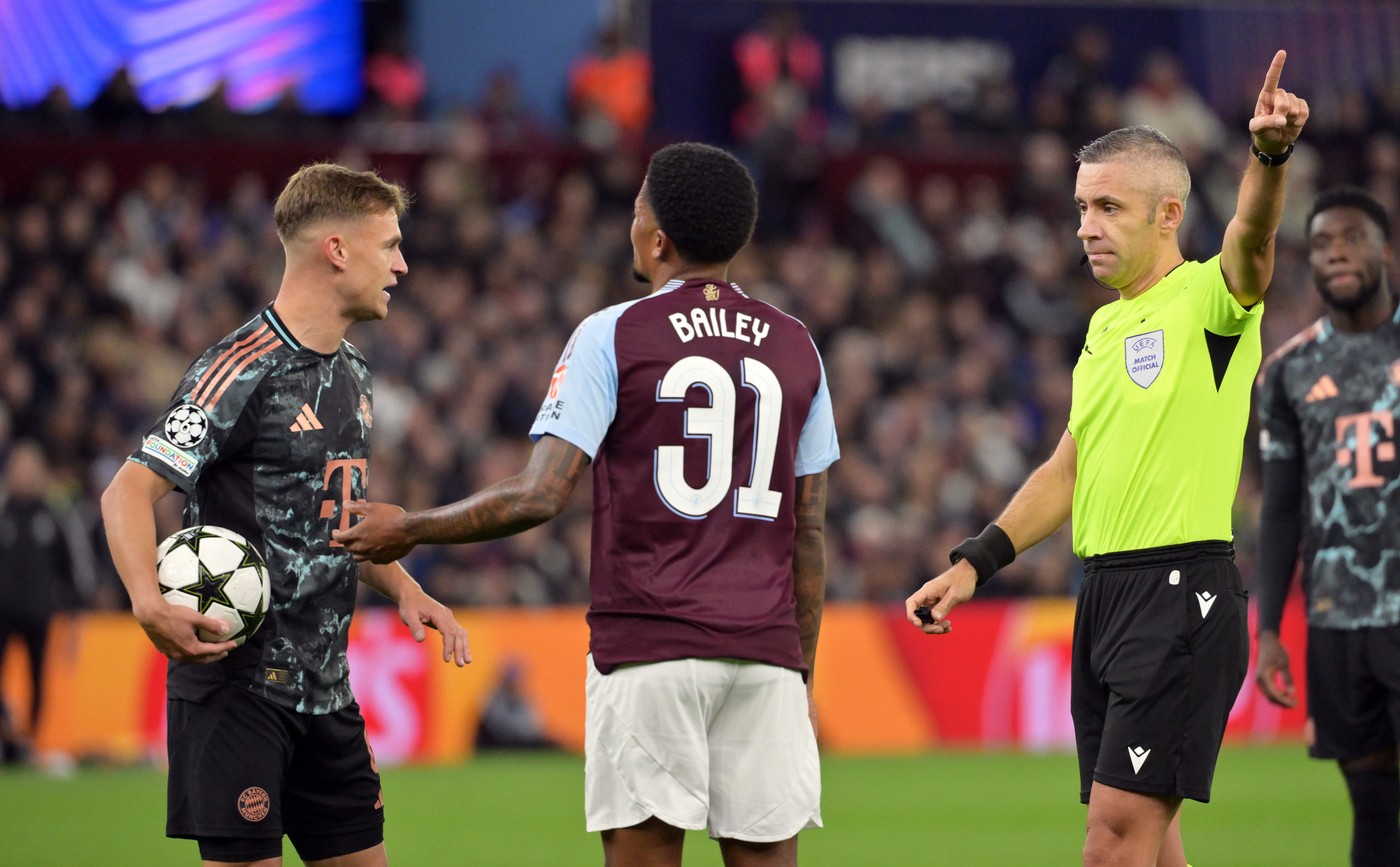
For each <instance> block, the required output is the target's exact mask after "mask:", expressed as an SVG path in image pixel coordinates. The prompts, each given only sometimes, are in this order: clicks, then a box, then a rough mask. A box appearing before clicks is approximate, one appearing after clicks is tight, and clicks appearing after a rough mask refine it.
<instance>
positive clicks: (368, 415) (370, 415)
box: [360, 394, 374, 430]
mask: <svg viewBox="0 0 1400 867" xmlns="http://www.w3.org/2000/svg"><path fill="white" fill-rule="evenodd" d="M360 421H361V422H363V423H364V426H365V430H369V429H370V428H372V427H374V412H373V411H372V410H370V408H369V398H367V397H365V396H364V395H363V394H362V395H360Z"/></svg>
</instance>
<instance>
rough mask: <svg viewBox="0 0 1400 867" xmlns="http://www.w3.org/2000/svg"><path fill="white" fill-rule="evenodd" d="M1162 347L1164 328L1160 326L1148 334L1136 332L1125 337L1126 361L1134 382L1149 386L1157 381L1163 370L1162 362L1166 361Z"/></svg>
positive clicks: (1124, 351) (1129, 374) (1144, 386)
mask: <svg viewBox="0 0 1400 867" xmlns="http://www.w3.org/2000/svg"><path fill="white" fill-rule="evenodd" d="M1162 349H1163V340H1162V329H1160V328H1159V329H1157V330H1156V331H1149V332H1147V333H1146V334H1134V335H1133V336H1132V337H1127V338H1124V340H1123V354H1124V361H1125V362H1126V364H1127V366H1128V376H1129V377H1131V378H1132V380H1133V382H1135V383H1137V384H1138V385H1140V386H1142V387H1143V388H1147V387H1148V386H1149V385H1151V384H1152V383H1154V382H1156V381H1157V374H1159V373H1161V372H1162V362H1163V361H1164V355H1163V352H1162Z"/></svg>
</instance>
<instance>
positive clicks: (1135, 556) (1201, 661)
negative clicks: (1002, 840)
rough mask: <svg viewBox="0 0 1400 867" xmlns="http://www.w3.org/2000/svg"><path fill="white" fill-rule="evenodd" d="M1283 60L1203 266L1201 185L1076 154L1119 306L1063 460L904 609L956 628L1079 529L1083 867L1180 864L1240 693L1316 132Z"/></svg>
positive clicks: (1165, 152) (1166, 161)
mask: <svg viewBox="0 0 1400 867" xmlns="http://www.w3.org/2000/svg"><path fill="white" fill-rule="evenodd" d="M1285 57H1286V55H1285V53H1284V52H1283V51H1280V52H1278V53H1277V54H1276V55H1275V56H1274V59H1273V62H1272V64H1271V65H1270V66H1269V71H1268V73H1267V75H1266V76H1265V78H1264V87H1263V89H1262V90H1261V91H1260V93H1259V100H1258V102H1257V104H1256V105H1255V109H1254V117H1253V119H1252V120H1251V121H1250V123H1249V131H1250V135H1251V136H1252V138H1253V141H1252V142H1251V145H1250V153H1251V156H1250V158H1249V160H1248V167H1247V168H1246V169H1245V173H1244V179H1243V180H1242V181H1241V183H1240V192H1239V201H1238V204H1237V206H1236V210H1235V216H1234V218H1233V219H1232V220H1231V221H1230V224H1229V226H1228V227H1226V229H1225V238H1224V244H1223V247H1222V249H1221V252H1220V255H1218V256H1216V257H1214V258H1212V259H1210V260H1208V261H1205V262H1187V261H1185V258H1184V257H1183V256H1182V254H1181V246H1180V244H1179V242H1178V239H1177V233H1178V231H1179V229H1180V228H1181V222H1182V217H1183V215H1184V213H1185V208H1186V199H1187V195H1188V193H1189V192H1190V189H1191V178H1190V175H1189V173H1188V172H1187V168H1186V162H1185V160H1183V159H1182V157H1181V153H1180V152H1179V151H1178V150H1177V149H1176V147H1175V146H1174V145H1173V144H1172V143H1171V142H1170V141H1168V140H1167V138H1166V137H1165V136H1163V135H1162V134H1161V133H1159V132H1157V131H1156V130H1153V129H1151V128H1149V127H1128V128H1125V129H1120V130H1116V131H1114V132H1111V133H1109V134H1108V135H1105V136H1103V137H1102V138H1100V139H1097V140H1095V141H1093V142H1090V143H1089V144H1088V145H1086V146H1085V147H1084V148H1082V149H1081V150H1080V151H1079V153H1078V155H1077V157H1078V161H1079V174H1078V178H1077V180H1076V183H1075V191H1074V199H1075V203H1076V204H1077V205H1078V207H1079V215H1080V224H1079V233H1078V235H1079V239H1080V240H1081V241H1082V242H1083V244H1084V253H1085V256H1086V258H1087V261H1088V264H1089V266H1090V268H1091V269H1092V271H1093V274H1094V277H1095V278H1096V279H1097V280H1098V281H1099V282H1100V283H1102V284H1104V285H1106V286H1109V287H1112V288H1114V289H1116V290H1118V292H1119V295H1120V297H1119V299H1118V300H1116V301H1114V302H1112V303H1110V304H1108V305H1105V306H1104V307H1103V308H1101V309H1100V310H1098V312H1096V313H1095V314H1094V317H1093V319H1092V320H1091V321H1090V324H1089V333H1088V335H1087V336H1086V338H1085V342H1084V348H1083V349H1082V350H1081V352H1080V356H1079V361H1078V363H1077V364H1076V365H1075V368H1074V391H1073V398H1072V403H1071V408H1070V420H1069V429H1068V430H1067V431H1066V432H1065V434H1064V436H1062V437H1061V439H1060V443H1059V446H1058V447H1057V448H1056V449H1055V453H1054V454H1053V455H1051V457H1050V459H1049V460H1048V461H1047V462H1046V463H1045V464H1044V465H1043V466H1041V467H1040V468H1039V469H1037V470H1036V471H1035V472H1034V473H1032V474H1031V476H1030V478H1028V479H1027V480H1026V482H1025V483H1024V484H1023V485H1022V486H1021V489H1020V490H1019V491H1017V492H1016V495H1015V496H1014V497H1012V499H1011V502H1010V504H1009V505H1007V507H1006V509H1005V510H1004V511H1003V512H1002V513H1001V516H1000V517H998V518H997V520H996V522H995V523H993V524H989V525H988V526H987V528H986V529H985V530H983V531H982V533H981V535H979V536H977V537H975V538H972V539H967V540H965V541H964V542H963V543H962V544H960V545H958V546H957V547H955V548H954V549H953V551H952V553H951V555H950V559H951V560H952V561H953V566H952V568H950V569H949V570H948V571H946V572H944V573H943V574H941V575H939V576H938V577H937V578H935V579H933V580H932V581H930V582H928V583H927V584H925V585H924V586H923V587H921V588H919V590H918V591H917V592H916V593H914V594H913V595H912V596H910V597H909V598H908V600H906V602H905V605H906V609H907V612H908V616H909V622H910V623H912V624H913V625H915V626H917V627H918V628H920V629H922V630H923V631H924V632H926V633H929V634H934V635H937V634H942V633H946V632H947V631H948V630H949V628H950V624H949V623H948V622H947V617H948V613H949V612H950V611H951V610H952V609H953V608H954V607H955V606H957V605H959V604H961V603H963V602H966V601H967V600H968V599H970V598H971V597H972V594H973V592H974V591H975V589H976V588H977V586H978V585H980V584H982V583H983V582H985V581H986V580H987V579H989V578H990V577H991V576H992V574H993V573H995V572H996V571H997V570H998V569H1000V568H1001V567H1003V566H1006V565H1007V564H1008V563H1010V562H1011V561H1012V560H1013V559H1015V557H1016V554H1017V553H1018V552H1020V551H1024V550H1026V549H1027V548H1029V547H1031V546H1032V545H1034V544H1036V543H1037V542H1039V541H1040V540H1041V539H1044V538H1046V537H1047V536H1049V535H1050V534H1051V533H1053V532H1054V531H1055V530H1056V529H1058V528H1059V527H1060V525H1062V524H1063V523H1064V522H1065V521H1066V520H1067V519H1068V518H1069V517H1070V516H1071V514H1073V515H1074V517H1075V518H1076V520H1075V521H1074V527H1073V537H1074V550H1075V553H1076V554H1077V555H1079V556H1081V557H1083V558H1084V559H1085V561H1086V568H1085V581H1084V587H1083V589H1082V590H1081V592H1080V596H1079V604H1078V608H1077V610H1076V612H1075V626H1074V660H1073V675H1072V684H1071V690H1070V692H1071V702H1070V704H1071V709H1072V713H1073V716H1074V728H1075V740H1076V742H1077V745H1078V750H1079V768H1080V798H1081V800H1082V801H1083V802H1084V803H1086V804H1088V805H1089V816H1088V824H1087V834H1086V838H1085V842H1084V864H1085V865H1086V867H1089V865H1113V867H1153V865H1156V867H1184V865H1185V864H1186V856H1185V851H1184V849H1183V846H1182V842H1181V828H1180V823H1179V820H1178V811H1179V809H1180V807H1181V801H1182V799H1183V798H1191V799H1193V800H1197V801H1208V800H1210V786H1211V778H1212V776H1213V774H1214V771H1215V762H1216V758H1217V756H1218V755H1219V752H1220V742H1221V739H1222V737H1223V736H1224V732H1225V723H1226V720H1227V719H1228V717H1229V713H1230V707H1231V705H1232V704H1233V703H1234V700H1235V696H1236V695H1237V694H1238V692H1239V689H1240V685H1241V684H1242V683H1243V682H1244V675H1245V669H1246V667H1247V665H1248V661H1249V635H1248V630H1247V606H1246V595H1245V592H1244V588H1243V585H1242V583H1241V580H1240V575H1239V572H1238V570H1237V569H1236V568H1235V564H1234V548H1233V545H1232V544H1231V539H1232V536H1233V534H1232V531H1231V526H1230V508H1231V504H1232V503H1233V501H1234V499H1235V490H1236V487H1237V486H1238V484H1239V475H1240V460H1241V455H1242V453H1243V448H1244V432H1245V427H1246V425H1247V424H1248V422H1249V397H1250V390H1251V387H1252V385H1253V381H1254V375H1255V373H1256V372H1257V371H1258V369H1259V360H1260V349H1259V320H1260V316H1261V315H1262V312H1263V303H1262V301H1263V298H1264V292H1265V290H1266V289H1267V288H1268V286H1269V281H1270V279H1271V278H1272V276H1273V268H1274V236H1275V232H1276V231H1277V228H1278V222H1279V217H1280V214H1281V213H1282V210H1283V195H1284V179H1285V177H1286V176H1287V171H1288V170H1287V166H1286V165H1285V164H1286V162H1287V160H1288V156H1289V154H1290V153H1292V151H1293V142H1294V140H1296V139H1297V138H1298V134H1299V133H1300V132H1301V131H1302V129H1303V125H1304V123H1306V121H1307V118H1308V105H1307V103H1306V102H1305V101H1304V100H1302V99H1300V98H1299V97H1297V96H1295V95H1293V94H1291V93H1289V92H1287V91H1285V90H1282V89H1280V88H1279V86H1278V84H1279V77H1280V75H1281V74H1282V72H1283V64H1284V59H1285Z"/></svg>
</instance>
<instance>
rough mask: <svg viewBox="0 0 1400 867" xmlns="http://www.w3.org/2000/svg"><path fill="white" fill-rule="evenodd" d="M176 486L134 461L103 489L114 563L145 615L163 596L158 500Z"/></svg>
mask: <svg viewBox="0 0 1400 867" xmlns="http://www.w3.org/2000/svg"><path fill="white" fill-rule="evenodd" d="M174 488H175V486H174V485H172V484H170V483H169V482H167V481H166V480H165V479H164V478H162V477H161V476H159V475H157V474H156V473H153V472H151V471H150V470H149V469H147V468H146V467H143V466H141V465H140V464H137V463H134V462H132V461H126V462H124V463H123V464H122V465H121V467H120V468H119V469H118V470H117V474H116V476H114V477H113V479H112V482H111V484H109V485H108V486H107V490H105V491H103V493H102V523H103V526H104V528H105V530H106V533H107V547H108V548H110V549H111V552H112V564H113V565H114V566H116V568H117V575H118V576H119V577H120V578H121V581H122V585H123V586H124V587H126V593H127V596H128V597H130V599H131V607H132V611H133V612H135V613H136V614H137V618H138V619H140V618H141V614H142V609H144V608H147V607H149V606H151V605H153V604H155V603H156V602H158V601H159V600H160V588H159V586H158V584H157V582H156V519H155V504H156V502H157V501H158V500H160V499H161V498H162V497H164V496H165V495H166V494H168V493H170V491H172V490H174Z"/></svg>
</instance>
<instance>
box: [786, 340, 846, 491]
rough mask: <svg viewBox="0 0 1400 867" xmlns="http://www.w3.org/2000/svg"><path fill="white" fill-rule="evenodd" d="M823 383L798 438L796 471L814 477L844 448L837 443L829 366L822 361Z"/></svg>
mask: <svg viewBox="0 0 1400 867" xmlns="http://www.w3.org/2000/svg"><path fill="white" fill-rule="evenodd" d="M817 364H818V365H821V372H822V378H821V384H820V385H818V386H817V393H816V396H814V397H813V398H812V407H811V409H809V410H808V411H807V423H806V424H804V425H802V434H801V436H799V437H798V438H797V461H796V465H795V470H796V474H797V475H798V476H799V477H801V476H810V475H814V474H816V473H820V472H821V471H822V470H824V469H826V468H827V467H829V466H831V465H832V464H834V463H836V461H837V459H839V458H840V457H841V447H840V446H839V445H838V444H837V442H836V417H835V416H834V415H832V412H831V392H830V391H828V390H827V387H826V366H825V365H822V364H821V358H820V356H819V357H818V358H817Z"/></svg>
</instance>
